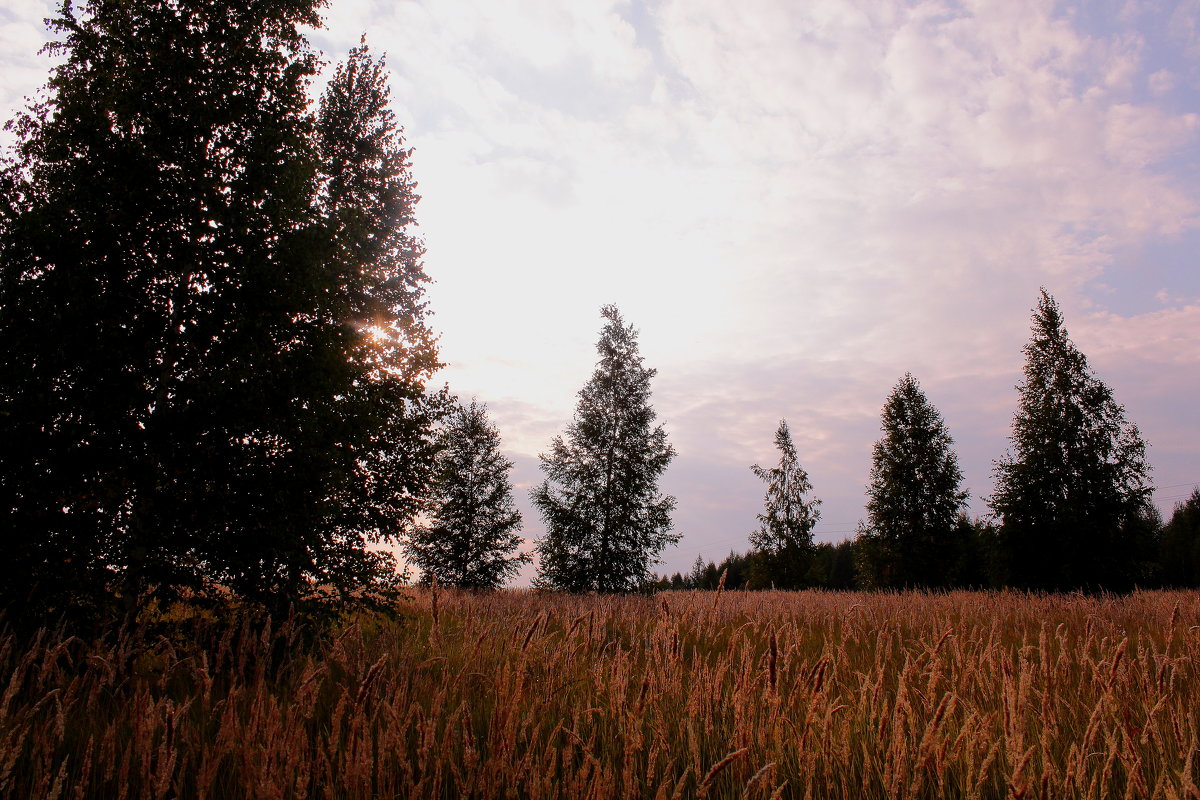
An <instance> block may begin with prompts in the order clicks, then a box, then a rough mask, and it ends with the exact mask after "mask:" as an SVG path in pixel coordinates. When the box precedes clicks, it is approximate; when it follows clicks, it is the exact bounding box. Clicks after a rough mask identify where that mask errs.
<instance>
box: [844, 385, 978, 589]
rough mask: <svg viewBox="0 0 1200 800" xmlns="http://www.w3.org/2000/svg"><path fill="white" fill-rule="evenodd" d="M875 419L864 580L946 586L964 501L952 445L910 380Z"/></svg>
mask: <svg viewBox="0 0 1200 800" xmlns="http://www.w3.org/2000/svg"><path fill="white" fill-rule="evenodd" d="M880 417H881V420H880V428H881V429H882V431H883V436H882V437H881V438H880V439H879V441H877V442H876V443H875V446H874V448H873V450H872V455H871V480H870V484H869V485H868V486H867V495H868V500H867V522H866V525H864V526H862V527H861V528H860V531H859V536H858V539H859V541H858V544H859V550H860V553H861V554H862V555H861V558H860V565H859V566H860V570H861V571H862V572H863V573H864V579H865V580H864V582H866V583H869V584H871V585H874V586H876V587H938V586H948V585H952V584H953V583H954V582H955V579H956V575H955V568H956V565H957V563H958V561H959V558H960V549H961V548H960V547H959V546H958V543H957V542H956V536H957V534H958V533H959V532H960V531H961V529H962V528H963V525H964V522H963V507H964V505H965V503H966V500H967V492H966V491H964V490H962V489H961V488H959V487H960V484H961V483H962V470H961V469H959V466H958V456H956V455H955V453H954V451H953V449H952V445H953V444H954V440H953V439H952V438H951V437H950V432H949V431H948V430H947V428H946V423H945V422H944V421H943V420H942V415H941V414H940V413H939V412H938V410H937V409H936V408H935V407H934V406H933V405H932V404H931V403H930V402H929V399H928V398H927V397H926V396H925V393H924V392H923V391H922V390H921V386H920V384H919V383H917V380H916V378H914V377H913V376H912V375H911V374H907V373H906V374H905V375H904V377H903V378H901V379H900V382H899V383H897V384H896V386H895V388H894V389H892V393H891V394H890V395H888V398H887V401H886V402H885V403H884V405H883V411H882V413H881V415H880Z"/></svg>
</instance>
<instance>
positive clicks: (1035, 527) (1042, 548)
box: [990, 290, 1154, 590]
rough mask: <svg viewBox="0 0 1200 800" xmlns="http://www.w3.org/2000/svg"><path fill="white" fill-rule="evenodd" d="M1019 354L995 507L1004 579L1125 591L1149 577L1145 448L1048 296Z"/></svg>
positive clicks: (1023, 583) (1027, 584)
mask: <svg viewBox="0 0 1200 800" xmlns="http://www.w3.org/2000/svg"><path fill="white" fill-rule="evenodd" d="M1023 350H1024V353H1025V359H1026V360H1025V379H1024V381H1023V382H1022V383H1021V384H1020V385H1019V386H1018V387H1017V389H1018V391H1019V392H1020V399H1019V403H1018V409H1017V413H1016V416H1015V418H1014V419H1013V431H1012V449H1011V450H1010V452H1009V453H1008V454H1007V455H1006V456H1005V457H1004V458H1002V459H1001V460H1000V461H998V462H997V463H996V491H995V494H993V495H992V497H991V500H990V504H991V507H992V509H993V510H994V511H995V512H996V514H997V516H998V517H999V518H1000V519H1001V521H1002V535H1003V538H1004V546H1005V549H1006V552H1007V555H1008V564H1007V570H1008V575H1007V579H1008V582H1010V583H1011V584H1012V585H1015V586H1021V587H1027V588H1035V589H1059V590H1062V589H1077V588H1092V589H1097V588H1101V587H1103V588H1107V589H1114V590H1120V589H1128V588H1131V587H1132V586H1134V585H1135V584H1137V583H1139V582H1140V583H1143V584H1144V583H1145V582H1146V581H1149V580H1153V578H1154V576H1153V574H1152V570H1151V566H1150V558H1151V551H1150V534H1151V531H1150V528H1151V526H1150V525H1149V524H1148V517H1147V515H1148V513H1149V500H1150V492H1151V487H1150V482H1149V469H1150V468H1149V466H1148V465H1147V463H1146V445H1145V443H1144V442H1143V441H1142V438H1141V435H1140V433H1139V432H1138V429H1137V426H1135V425H1133V424H1131V423H1129V422H1128V421H1127V420H1126V419H1125V410H1124V408H1123V407H1122V406H1120V405H1119V404H1118V403H1117V402H1116V401H1115V400H1114V399H1113V394H1112V390H1111V389H1109V388H1108V386H1106V385H1105V384H1104V383H1103V382H1102V381H1101V380H1099V379H1098V378H1097V377H1096V376H1095V375H1094V374H1093V373H1092V371H1091V369H1090V368H1089V367H1088V363H1087V358H1086V357H1085V356H1084V354H1083V353H1081V352H1080V351H1079V350H1078V349H1077V348H1076V347H1075V345H1074V344H1073V343H1072V342H1071V340H1070V339H1069V338H1068V336H1067V330H1066V328H1065V327H1064V326H1063V319H1062V314H1061V313H1060V312H1059V308H1058V304H1057V303H1056V302H1055V301H1054V299H1053V298H1052V297H1051V296H1050V295H1048V294H1047V293H1046V292H1045V290H1043V291H1042V295H1041V298H1040V299H1039V301H1038V305H1037V308H1036V309H1035V311H1034V315H1033V326H1032V336H1031V338H1030V341H1029V343H1028V344H1026V345H1025V347H1024V348H1023Z"/></svg>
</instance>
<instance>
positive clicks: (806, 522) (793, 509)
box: [750, 420, 821, 589]
mask: <svg viewBox="0 0 1200 800" xmlns="http://www.w3.org/2000/svg"><path fill="white" fill-rule="evenodd" d="M775 447H776V448H777V449H778V450H779V463H778V464H777V465H776V466H774V467H771V468H769V469H763V468H762V467H760V466H759V465H758V464H754V465H753V466H751V467H750V469H751V471H752V472H754V474H755V475H756V476H758V478H759V479H761V480H763V481H765V482H766V484H767V490H766V495H765V497H764V498H763V513H761V514H759V515H758V528H757V529H756V530H754V531H753V532H751V534H750V544H751V545H752V546H753V548H754V554H753V561H754V563H753V566H752V567H751V575H752V581H753V583H754V585H755V586H756V587H759V588H761V587H766V586H774V587H775V588H778V589H799V588H802V587H804V586H805V585H807V583H808V572H809V568H810V567H811V565H812V556H813V538H812V530H813V526H814V525H816V524H817V520H819V519H820V518H821V510H820V505H821V501H820V500H818V499H817V498H815V497H812V498H810V497H809V496H808V494H809V492H811V491H812V483H810V482H809V480H808V473H807V472H806V471H805V470H804V467H802V466H801V465H800V460H799V458H797V456H796V445H795V444H793V442H792V433H791V431H789V430H788V425H787V420H780V422H779V428H778V429H777V430H776V431H775Z"/></svg>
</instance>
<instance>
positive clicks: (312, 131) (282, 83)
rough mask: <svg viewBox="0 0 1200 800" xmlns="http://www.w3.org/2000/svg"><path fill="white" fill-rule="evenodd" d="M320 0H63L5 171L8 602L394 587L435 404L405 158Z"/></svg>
mask: <svg viewBox="0 0 1200 800" xmlns="http://www.w3.org/2000/svg"><path fill="white" fill-rule="evenodd" d="M317 5H318V3H317V2H314V0H248V2H243V3H213V2H209V0H144V1H143V2H137V3H129V2H123V1H120V0H92V2H89V3H87V4H86V6H85V7H84V8H83V10H82V11H79V10H77V9H75V8H74V7H73V6H72V4H71V3H70V2H63V4H62V6H61V7H60V10H59V14H58V17H57V18H56V19H55V20H53V22H52V26H53V28H54V30H55V31H56V32H57V33H58V34H59V36H60V41H59V42H58V43H57V44H55V45H54V46H53V47H52V49H53V50H55V51H57V52H59V53H61V54H62V55H63V56H65V61H64V62H63V63H62V65H61V66H59V67H57V68H55V70H54V71H53V73H52V77H51V79H50V82H49V84H48V86H47V89H46V91H45V92H44V94H43V98H44V99H43V102H41V103H40V104H39V105H35V106H34V107H32V108H31V109H30V110H29V112H28V113H26V114H24V115H22V116H20V117H18V118H17V119H16V120H14V122H13V123H12V127H13V129H14V130H15V131H16V133H17V135H18V144H17V146H16V148H15V150H14V151H13V152H12V153H11V154H10V155H9V157H8V158H7V159H6V161H5V163H4V165H3V172H2V177H0V342H3V346H0V441H3V442H4V446H3V447H0V527H3V528H4V529H5V530H6V531H8V532H9V537H8V539H9V541H10V542H11V546H10V548H9V550H8V554H7V555H8V559H7V560H6V563H5V566H4V569H3V570H2V573H3V577H2V578H0V594H2V598H0V600H3V602H5V603H9V602H13V601H17V600H22V599H27V598H33V599H36V600H37V601H38V607H40V608H43V609H45V610H47V611H49V612H51V613H54V612H56V611H58V610H65V609H67V608H70V607H72V606H77V605H78V604H79V603H81V602H84V603H86V602H92V601H94V600H95V599H96V598H104V597H113V596H114V595H116V594H119V595H121V596H122V597H123V599H124V601H125V603H126V605H127V607H133V606H134V605H136V602H137V601H138V600H139V599H140V598H144V597H146V596H148V595H149V594H159V595H169V594H172V593H173V592H175V591H177V590H179V589H188V590H190V591H192V592H198V593H200V594H204V593H208V592H215V591H217V587H218V586H221V587H227V588H232V589H233V590H234V591H235V592H237V593H239V594H241V595H243V596H247V597H251V598H256V599H259V600H262V601H263V602H264V603H268V604H270V605H272V606H273V607H276V608H284V607H286V605H287V604H289V603H291V602H293V601H296V600H299V599H301V598H303V597H304V596H306V595H309V594H311V592H312V589H313V587H314V586H315V585H317V584H323V585H326V586H332V587H334V588H336V589H338V590H341V592H342V593H349V592H350V591H352V590H356V589H361V588H362V587H364V586H365V585H370V584H372V583H374V582H377V581H378V580H379V579H381V578H383V577H385V576H386V575H387V574H388V573H389V571H390V568H389V564H388V563H387V560H386V559H385V558H384V557H382V556H380V555H378V554H375V553H373V552H371V550H370V549H369V548H368V546H367V545H368V544H369V541H370V540H372V539H378V538H389V537H394V536H395V535H396V534H398V533H399V532H400V528H401V526H402V525H403V524H404V521H405V520H406V519H408V518H409V517H411V516H412V514H413V513H414V511H415V510H416V505H417V499H418V498H419V497H420V496H421V495H423V493H424V485H425V482H426V480H427V477H428V475H427V473H428V468H429V461H430V454H429V452H428V450H429V443H428V441H427V439H428V437H427V436H426V435H425V434H426V431H427V430H428V428H429V423H430V421H431V418H432V417H435V416H436V415H437V403H436V402H433V401H430V400H428V399H426V395H425V392H424V381H425V380H426V379H427V377H428V375H429V373H430V372H431V370H432V369H433V368H434V366H435V364H436V354H435V351H434V347H433V344H432V341H431V337H430V335H429V332H428V331H427V329H426V327H425V324H424V321H423V316H424V306H423V300H422V297H421V287H422V285H423V283H424V282H425V280H426V278H425V275H424V273H423V272H422V269H421V265H420V256H421V249H420V247H419V245H418V244H417V243H416V241H415V240H414V239H413V238H412V235H411V233H410V231H411V223H412V207H413V204H414V203H415V201H416V196H415V194H414V191H413V188H414V187H413V183H412V180H411V178H410V177H409V173H408V152H407V151H406V150H405V149H404V148H403V143H402V140H401V138H400V133H399V130H398V129H397V127H396V125H395V123H394V121H393V120H392V118H391V114H390V112H388V111H387V107H386V99H387V98H386V87H384V85H383V83H382V73H381V72H380V71H379V69H378V66H377V65H376V64H374V63H373V62H372V61H371V60H370V59H369V58H368V57H367V55H366V53H365V50H359V51H356V52H355V53H354V54H353V55H352V56H351V58H350V60H349V61H348V62H347V63H346V64H345V65H344V66H343V67H342V68H340V69H339V71H338V73H337V74H336V75H335V76H334V78H333V80H332V82H331V83H330V86H329V89H328V92H327V93H326V95H325V99H324V101H323V103H322V104H321V108H320V110H319V111H318V110H316V109H313V108H312V107H311V104H310V100H309V92H308V90H309V81H310V78H311V76H312V75H313V74H314V72H315V69H316V67H317V61H316V58H315V56H314V55H313V53H312V52H311V51H310V49H309V47H308V45H307V43H306V41H305V39H304V37H303V35H302V34H301V32H300V31H301V29H302V28H303V27H305V26H312V25H316V24H318V23H319V18H318V16H317V14H316V6H317Z"/></svg>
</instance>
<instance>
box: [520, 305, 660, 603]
mask: <svg viewBox="0 0 1200 800" xmlns="http://www.w3.org/2000/svg"><path fill="white" fill-rule="evenodd" d="M601 314H602V315H603V317H604V318H605V319H606V320H608V322H607V324H606V325H605V326H604V329H603V330H602V331H601V334H600V341H599V342H598V343H597V344H596V349H597V351H598V352H599V355H600V358H599V361H598V363H597V364H596V370H595V372H594V373H593V375H592V377H591V379H590V380H589V381H588V382H587V384H586V385H585V386H584V387H583V389H582V390H580V392H579V403H578V405H577V406H576V409H575V419H574V421H573V422H572V423H571V424H570V425H569V426H568V427H567V431H566V437H565V438H564V437H561V436H558V437H555V439H554V441H553V442H552V444H551V447H550V453H549V455H542V456H540V459H541V465H542V470H543V471H544V472H545V474H546V480H545V481H544V482H543V483H542V484H541V485H540V486H538V487H537V488H535V489H534V490H533V492H532V497H533V502H534V504H535V505H536V506H537V507H538V511H539V512H540V513H541V515H542V518H543V519H544V520H545V522H546V536H545V537H544V538H543V539H542V540H541V541H539V542H538V544H537V552H538V555H539V556H540V562H539V566H538V584H539V585H541V586H545V587H549V588H554V589H563V590H567V591H572V592H584V591H599V592H629V591H633V590H635V589H637V588H639V587H640V586H641V585H642V584H643V582H645V581H646V580H647V579H649V577H650V566H651V564H652V563H654V560H655V557H656V556H657V555H658V553H660V552H661V551H662V549H663V548H664V547H666V546H667V545H668V544H672V543H674V542H676V541H678V539H679V536H678V534H673V533H671V532H670V529H671V510H672V509H673V508H674V506H675V498H673V497H670V496H663V495H662V494H661V493H660V492H659V490H658V478H659V476H660V475H662V473H663V471H664V470H666V468H667V465H668V464H669V463H670V461H671V459H672V458H673V457H674V455H675V451H674V449H672V447H671V446H670V444H668V443H667V434H666V431H665V430H664V429H663V427H662V426H661V425H659V426H654V419H655V416H656V415H655V413H654V409H653V408H651V406H650V379H651V378H652V377H654V374H655V370H653V369H649V368H647V367H645V366H643V365H642V356H641V355H640V354H639V352H638V346H637V333H636V331H635V330H634V329H633V327H632V326H628V327H627V326H626V325H625V324H624V322H623V321H622V319H621V315H620V313H619V312H618V311H617V309H616V307H615V306H611V305H610V306H605V307H604V308H603V309H601Z"/></svg>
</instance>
